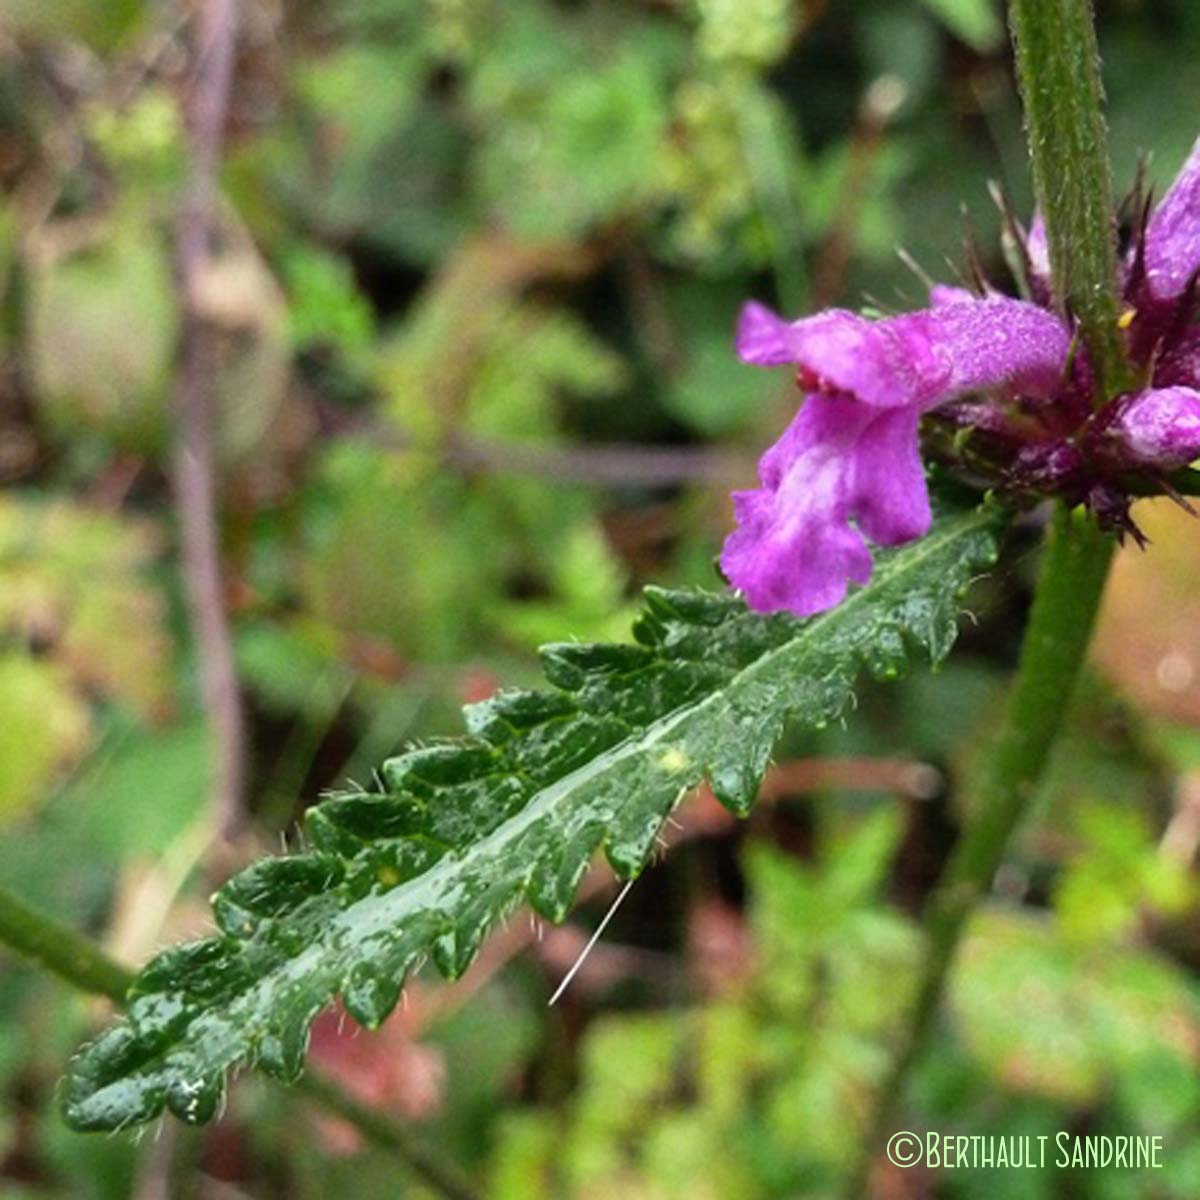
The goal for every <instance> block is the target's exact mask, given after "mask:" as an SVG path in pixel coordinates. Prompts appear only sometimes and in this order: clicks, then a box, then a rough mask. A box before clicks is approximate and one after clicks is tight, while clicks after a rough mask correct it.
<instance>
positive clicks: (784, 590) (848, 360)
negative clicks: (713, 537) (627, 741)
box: [721, 289, 1071, 616]
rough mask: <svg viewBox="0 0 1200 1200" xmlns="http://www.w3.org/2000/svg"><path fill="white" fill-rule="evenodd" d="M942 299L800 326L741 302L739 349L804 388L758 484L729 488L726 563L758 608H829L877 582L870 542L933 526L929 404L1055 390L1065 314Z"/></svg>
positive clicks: (1066, 337) (887, 542)
mask: <svg viewBox="0 0 1200 1200" xmlns="http://www.w3.org/2000/svg"><path fill="white" fill-rule="evenodd" d="M938 299H940V300H943V301H944V302H943V303H940V304H938V306H937V307H935V308H932V309H929V310H927V311H924V312H916V313H908V314H906V315H904V316H900V317H890V318H888V319H886V320H882V321H868V320H865V319H864V318H862V317H859V316H855V315H854V314H853V313H849V312H844V311H840V310H833V311H831V312H826V313H821V314H820V315H818V316H815V317H810V318H808V319H807V320H803V321H796V322H794V323H792V324H788V323H787V322H785V321H783V320H781V319H780V318H779V317H777V316H775V315H774V314H773V313H772V312H770V311H769V310H767V309H766V308H763V307H762V306H761V305H759V304H753V303H751V304H747V305H746V307H745V309H744V310H743V312H742V319H741V325H740V327H739V329H738V339H737V347H738V353H739V354H740V355H741V357H742V358H743V359H744V360H745V361H746V362H750V363H756V364H758V365H761V366H771V365H775V364H780V363H794V364H796V367H797V379H798V381H799V383H800V386H801V388H803V390H804V391H805V392H806V393H807V395H808V398H807V399H806V400H805V402H804V404H803V405H802V406H801V408H800V411H799V413H797V415H796V417H795V419H794V420H793V421H792V423H791V425H790V426H789V427H788V429H787V432H785V433H784V435H783V437H782V438H781V439H780V440H779V441H778V442H777V443H776V444H775V445H774V446H772V447H771V449H770V450H768V451H767V453H766V454H765V455H764V456H763V458H762V461H761V462H760V464H759V478H760V479H761V481H762V487H760V488H757V489H755V490H754V491H747V492H736V493H734V497H733V501H734V511H735V515H736V517H737V523H738V528H737V529H736V530H735V531H734V532H733V533H732V534H731V535H730V537H729V539H728V540H727V541H726V543H725V549H724V551H723V553H722V555H721V567H722V569H723V570H724V572H725V574H726V576H727V578H728V579H729V580H730V582H731V583H733V584H734V585H735V586H736V587H739V588H741V590H742V591H743V592H745V594H746V598H747V600H748V601H749V604H750V606H751V607H752V608H754V609H756V610H758V611H759V612H773V611H776V610H778V609H787V610H788V611H790V612H793V613H796V614H797V615H799V616H808V615H809V614H811V613H815V612H821V611H822V610H823V609H826V608H832V607H833V606H834V605H835V604H838V603H839V602H840V601H841V599H842V598H843V596H845V594H846V587H847V584H848V583H850V582H853V583H866V581H867V580H868V579H869V578H870V575H871V556H870V552H869V551H868V549H867V545H866V541H865V538H870V540H871V541H873V542H875V543H876V544H878V545H881V546H895V545H898V544H900V543H901V542H907V541H911V540H912V539H913V538H917V537H920V536H921V535H922V534H923V533H925V532H926V531H927V530H928V529H929V524H930V509H929V495H928V492H927V490H926V487H925V475H924V471H923V469H922V467H921V457H920V445H919V440H918V434H917V424H918V421H919V420H920V417H921V415H922V413H925V412H928V411H929V410H930V409H932V408H936V407H937V406H938V405H941V404H945V403H947V402H948V401H951V400H954V399H956V398H958V397H960V396H962V395H964V394H967V393H971V392H978V391H982V390H986V389H993V388H1006V389H1014V388H1015V389H1018V390H1019V391H1020V392H1021V393H1022V394H1025V395H1029V396H1032V397H1042V398H1045V399H1048V398H1049V397H1050V396H1052V395H1053V393H1054V390H1055V388H1056V387H1057V386H1058V383H1059V379H1060V376H1061V373H1062V368H1063V363H1064V362H1065V360H1066V357H1067V351H1068V348H1069V346H1070V341H1071V337H1070V332H1069V331H1068V329H1067V327H1066V326H1065V325H1064V324H1063V323H1062V322H1061V321H1060V320H1059V319H1058V318H1057V317H1055V316H1053V315H1052V314H1051V313H1049V312H1047V311H1046V310H1045V309H1041V308H1038V307H1036V306H1035V305H1032V304H1024V303H1022V302H1021V301H1019V300H1008V299H1003V298H996V299H989V300H975V299H971V298H963V297H962V296H960V295H957V294H953V293H951V292H950V291H949V290H948V289H947V290H944V291H943V292H942V294H941V295H940V296H939V297H938ZM851 522H853V524H851ZM864 535H865V537H864Z"/></svg>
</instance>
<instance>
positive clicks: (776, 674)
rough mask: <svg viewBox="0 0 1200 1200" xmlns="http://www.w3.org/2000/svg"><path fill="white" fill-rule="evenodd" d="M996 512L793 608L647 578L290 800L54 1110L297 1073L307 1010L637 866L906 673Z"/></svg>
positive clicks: (371, 986)
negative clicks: (679, 818) (283, 836)
mask: <svg viewBox="0 0 1200 1200" xmlns="http://www.w3.org/2000/svg"><path fill="white" fill-rule="evenodd" d="M1005 521H1006V517H1005V514H1004V512H1003V511H1002V510H1000V509H998V508H996V507H992V506H986V507H984V508H980V509H974V510H970V511H958V512H952V513H943V514H942V515H941V516H940V517H939V520H938V521H937V523H936V524H935V526H934V529H933V531H932V532H931V533H930V534H929V535H928V536H927V537H925V538H923V539H922V540H921V541H919V542H915V543H913V544H911V545H909V546H905V547H902V548H900V549H898V550H894V551H890V552H887V553H884V554H880V555H879V556H878V561H877V563H876V567H875V573H874V577H873V579H872V581H871V583H870V584H869V585H867V586H866V587H864V588H861V589H859V590H858V591H856V592H854V593H852V594H851V596H850V597H849V598H848V599H847V600H845V601H844V602H843V603H842V604H841V605H840V606H838V607H837V608H835V609H833V610H832V611H830V612H827V613H823V614H821V615H820V616H817V617H813V618H810V619H808V620H803V621H802V620H797V619H795V618H792V617H789V616H786V615H776V616H769V617H764V616H759V615H756V614H754V613H751V612H749V611H748V610H747V609H746V607H745V605H744V604H743V603H742V602H741V601H740V600H738V599H737V598H735V597H733V596H730V595H719V594H710V593H705V592H698V591H668V590H664V589H660V588H649V589H647V591H646V593H645V604H644V606H643V609H642V611H641V614H640V616H639V617H638V618H637V621H636V622H635V625H634V631H633V632H634V637H635V642H634V643H632V644H629V645H582V644H580V645H576V644H560V645H553V646H548V647H546V648H545V649H544V650H543V651H542V662H543V667H544V671H545V674H546V678H547V679H548V680H549V682H550V684H551V687H550V689H548V690H546V691H543V692H501V693H499V694H497V695H496V696H494V697H492V698H491V699H490V700H486V701H484V702H483V703H481V704H476V705H472V706H470V707H468V708H467V709H466V710H465V716H466V723H467V729H468V736H467V737H465V738H463V739H461V740H456V741H450V742H442V743H437V744H433V745H427V746H423V747H421V748H419V749H414V750H411V751H409V752H408V753H406V754H403V755H401V756H400V757H398V758H393V759H391V760H389V761H388V762H386V763H385V764H384V766H383V768H382V771H381V776H380V786H379V790H377V791H374V792H366V791H363V792H356V793H354V794H344V795H339V796H335V797H333V798H331V799H329V800H326V801H325V802H324V803H322V804H320V805H317V806H316V807H315V808H314V809H312V810H311V811H310V812H309V814H308V816H307V818H306V834H307V839H308V843H309V845H310V846H311V849H310V850H309V851H308V852H306V853H303V854H298V855H292V856H287V857H280V858H272V859H266V860H263V861H261V862H258V863H255V864H254V865H253V866H251V867H249V868H248V869H247V870H245V871H243V872H241V874H239V875H237V876H236V877H235V878H233V879H232V880H230V882H229V883H227V884H226V885H225V886H224V887H223V888H221V890H220V891H219V892H218V893H217V895H216V897H215V899H214V904H213V909H214V915H215V919H216V923H217V928H218V932H217V933H216V934H215V935H214V936H212V937H209V938H205V939H204V940H202V941H198V942H193V943H190V944H186V945H181V946H176V947H173V948H171V949H169V950H167V951H165V952H164V953H162V954H159V955H158V956H157V957H156V958H154V959H153V960H151V961H150V962H149V963H148V964H147V965H146V967H145V968H144V969H143V970H142V971H141V973H140V974H139V975H138V977H137V979H136V981H135V983H134V985H133V987H132V989H131V991H130V994H129V1006H128V1017H127V1019H126V1020H125V1021H123V1022H122V1023H120V1024H118V1025H116V1026H114V1027H113V1028H111V1029H109V1030H108V1031H107V1032H105V1033H104V1034H102V1035H101V1036H100V1037H99V1038H97V1039H96V1040H95V1041H93V1042H92V1043H90V1044H89V1045H87V1046H85V1047H84V1048H83V1049H82V1050H81V1051H80V1052H79V1053H78V1054H77V1055H76V1056H75V1058H74V1059H73V1060H72V1063H71V1066H70V1068H69V1073H68V1078H67V1083H66V1087H65V1089H64V1108H65V1114H66V1118H67V1120H68V1122H69V1123H70V1124H71V1125H72V1126H74V1127H75V1128H77V1129H91V1130H112V1129H119V1128H123V1127H126V1126H130V1125H135V1124H139V1123H141V1122H145V1121H149V1120H151V1119H153V1118H154V1117H156V1116H158V1115H159V1114H160V1113H161V1112H162V1111H163V1109H164V1108H166V1109H168V1110H170V1111H171V1112H172V1113H174V1114H175V1115H176V1116H177V1117H179V1118H181V1119H182V1120H184V1121H187V1122H190V1123H200V1122H204V1121H207V1120H209V1119H211V1118H212V1117H213V1116H214V1114H215V1113H216V1112H217V1111H218V1109H219V1108H220V1105H221V1101H222V1097H223V1094H224V1088H225V1082H226V1077H227V1075H228V1072H229V1071H230V1070H231V1069H232V1068H234V1067H236V1066H238V1065H241V1064H251V1065H257V1066H259V1067H261V1068H263V1069H264V1070H266V1071H267V1072H269V1073H270V1074H272V1075H274V1076H276V1077H278V1078H281V1079H284V1080H291V1079H294V1078H296V1076H297V1075H298V1074H299V1073H300V1072H301V1070H302V1069H303V1064H304V1057H305V1052H306V1049H307V1041H308V1031H309V1027H310V1025H311V1023H312V1020H313V1018H314V1017H315V1016H316V1015H317V1014H318V1013H319V1012H320V1011H321V1010H322V1009H323V1008H325V1006H326V1005H328V1004H329V1003H330V1002H331V1000H332V999H333V998H334V996H336V995H340V996H341V997H342V1001H343V1004H344V1005H345V1007H346V1009H347V1010H348V1011H349V1012H350V1014H351V1015H352V1016H353V1017H354V1018H355V1019H356V1020H357V1021H359V1022H360V1023H361V1024H363V1025H365V1026H367V1027H368V1028H374V1027H377V1026H378V1025H379V1024H380V1023H381V1022H382V1021H383V1020H385V1019H386V1017H387V1016H388V1014H389V1013H390V1012H391V1011H392V1009H393V1007H394V1006H395V1004H396V1002H397V1000H398V999H399V996H400V991H401V988H402V986H403V983H404V979H405V976H406V975H407V974H408V973H409V972H410V971H412V970H414V969H415V968H416V967H417V966H419V965H420V964H421V963H423V962H424V961H425V960H426V959H429V958H432V960H433V962H434V963H435V964H436V966H437V968H438V970H439V971H440V972H441V973H442V974H443V975H445V976H446V977H448V978H453V977H456V976H457V975H459V974H461V972H462V971H464V970H465V969H466V967H467V966H468V965H469V964H470V962H471V960H472V959H473V958H474V956H475V954H476V952H477V951H478V949H479V946H480V943H481V942H482V941H483V939H484V937H485V936H486V935H487V932H488V930H489V929H490V928H491V927H492V926H494V925H495V924H496V923H497V922H498V921H499V920H501V919H502V918H503V917H504V916H506V915H507V914H508V913H509V912H511V911H512V910H513V909H514V908H515V907H516V906H518V905H519V904H521V903H527V904H529V905H530V906H531V907H532V908H533V909H534V910H535V911H536V912H537V913H539V914H540V915H542V916H543V917H546V918H548V919H549V920H551V921H561V920H562V919H563V918H564V916H565V915H566V913H567V911H568V909H569V908H570V906H571V904H572V902H573V900H574V897H575V893H576V889H577V887H578V885H579V882H580V879H581V878H582V876H583V873H584V871H585V870H586V869H587V867H588V864H589V862H590V860H591V859H592V856H593V855H594V854H595V852H596V851H597V850H600V849H602V850H603V851H604V853H605V855H606V856H607V858H608V861H609V863H610V864H611V865H612V867H613V869H614V870H615V871H616V872H617V874H618V875H621V876H623V877H629V876H631V875H634V874H636V873H637V872H638V871H639V870H640V869H641V867H642V866H643V864H644V863H645V861H646V859H647V857H648V855H649V854H650V851H651V850H652V848H653V846H654V840H655V837H656V835H657V833H658V831H659V829H660V827H661V825H662V823H663V821H664V820H665V818H666V817H667V815H668V814H669V813H670V811H671V810H672V808H673V807H674V806H675V805H676V804H677V803H678V802H679V801H680V799H681V798H682V797H683V796H684V795H685V794H686V793H687V792H688V791H689V790H690V789H692V788H694V787H695V786H696V785H697V784H699V783H701V782H702V781H704V780H707V781H708V782H709V784H710V785H711V787H712V789H713V792H714V793H715V794H716V796H717V798H718V799H719V800H720V801H721V802H722V803H723V804H724V805H726V807H728V808H729V809H731V810H732V811H733V812H735V813H737V814H739V815H744V814H745V813H746V812H748V811H749V809H750V807H751V805H752V803H753V801H754V797H755V794H756V792H757V789H758V785H759V781H760V780H761V778H762V774H763V771H764V770H765V769H766V766H767V763H768V759H769V757H770V754H771V751H772V748H773V746H774V745H775V743H776V741H777V739H778V737H779V735H780V732H781V731H782V728H783V725H784V722H785V720H792V721H795V722H798V723H800V724H802V725H805V726H809V727H815V726H820V725H823V724H825V723H827V722H829V721H831V720H833V719H835V718H837V717H838V716H839V715H840V714H841V713H842V711H843V710H844V709H845V708H846V706H847V705H848V704H849V703H850V702H851V699H852V688H853V685H854V681H855V678H856V676H857V674H858V672H859V671H860V670H861V669H864V668H865V669H866V670H868V671H870V672H871V673H872V674H874V675H876V676H880V677H889V676H892V675H896V674H898V673H899V672H900V671H901V670H902V669H903V668H904V666H905V665H906V663H907V659H908V654H909V651H910V650H911V649H914V648H915V649H919V650H920V651H921V652H922V653H923V654H924V655H926V656H927V657H928V658H929V659H931V660H932V661H933V662H935V663H936V662H937V661H939V660H940V659H942V658H943V657H944V656H945V655H946V654H947V652H948V651H949V649H950V647H951V645H952V643H953V641H954V638H955V634H956V632H957V625H958V618H959V615H960V602H961V599H962V596H963V594H964V592H965V590H966V588H967V586H968V585H969V584H970V582H971V580H972V578H973V577H974V576H975V575H976V574H977V573H978V572H979V571H980V570H981V569H982V568H984V567H986V566H988V565H990V564H991V563H992V562H994V561H995V557H996V544H997V538H998V536H999V533H1000V531H1001V529H1002V527H1003V525H1004V524H1005Z"/></svg>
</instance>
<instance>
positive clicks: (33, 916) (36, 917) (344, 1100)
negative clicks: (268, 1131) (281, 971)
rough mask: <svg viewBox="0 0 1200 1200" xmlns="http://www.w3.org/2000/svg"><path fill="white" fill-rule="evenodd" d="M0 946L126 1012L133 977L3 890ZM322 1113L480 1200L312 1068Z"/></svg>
mask: <svg viewBox="0 0 1200 1200" xmlns="http://www.w3.org/2000/svg"><path fill="white" fill-rule="evenodd" d="M0 944H3V945H5V946H8V947H9V948H10V949H12V950H14V951H16V953H18V954H19V955H21V956H22V957H23V958H26V959H28V960H29V961H30V962H32V963H34V965H36V966H39V967H42V968H44V969H45V970H47V971H49V972H50V973H51V974H53V975H57V976H58V977H59V979H61V980H63V981H64V982H65V983H68V984H70V985H71V986H72V987H73V988H75V989H76V990H77V991H80V992H84V993H85V994H87V995H90V996H107V997H108V998H109V999H110V1000H111V1001H113V1003H114V1004H116V1005H118V1006H119V1007H124V1005H125V1003H126V999H127V996H128V992H129V987H130V984H132V983H133V979H134V975H133V972H132V971H130V970H128V969H127V968H125V967H123V966H121V964H120V963H118V962H116V961H115V960H114V959H112V958H110V957H109V956H108V955H107V954H106V953H105V952H104V950H103V949H102V948H101V947H100V946H98V945H97V944H96V943H95V942H93V941H92V940H91V939H90V938H87V937H85V936H84V935H83V934H81V933H79V932H78V931H76V930H74V929H72V928H71V927H70V926H69V925H65V924H63V922H62V921H59V920H58V919H57V918H56V917H52V916H50V915H49V914H48V913H44V912H41V911H40V910H38V909H36V908H33V907H32V906H31V905H29V904H26V903H25V901H24V900H22V899H20V897H18V896H15V895H13V893H12V892H10V891H9V890H8V889H7V888H5V887H3V886H0ZM297 1088H298V1090H299V1091H301V1092H302V1093H304V1095H306V1096H308V1097H309V1098H310V1099H312V1100H315V1101H316V1102H317V1103H318V1104H319V1105H321V1107H322V1108H325V1109H327V1110H328V1111H329V1112H331V1113H334V1114H335V1115H336V1116H339V1117H341V1118H342V1119H343V1120H345V1121H348V1122H349V1123H350V1124H351V1125H353V1126H354V1127H355V1128H356V1129H357V1130H358V1131H359V1133H361V1134H362V1136H363V1138H364V1139H365V1140H366V1141H368V1142H369V1143H371V1145H373V1146H377V1147H378V1148H379V1149H381V1150H390V1151H391V1152H392V1153H394V1154H395V1155H396V1156H397V1157H398V1158H401V1159H402V1160H403V1161H404V1162H405V1163H406V1164H407V1166H408V1167H409V1168H410V1169H411V1170H412V1171H413V1173H414V1174H416V1175H418V1176H419V1177H420V1178H421V1179H423V1180H424V1181H425V1183H426V1184H428V1185H429V1186H430V1187H431V1188H432V1189H433V1190H434V1191H435V1192H437V1193H439V1194H440V1195H442V1196H445V1197H446V1200H476V1196H477V1193H476V1191H475V1189H474V1187H473V1186H472V1184H471V1182H470V1180H469V1179H467V1177H466V1176H465V1175H464V1174H463V1173H462V1172H461V1171H460V1170H459V1169H458V1168H457V1166H455V1165H454V1164H453V1163H449V1162H443V1161H442V1160H441V1159H440V1158H439V1157H438V1156H437V1155H435V1154H434V1153H433V1152H432V1151H431V1150H430V1149H429V1148H428V1147H427V1146H425V1145H424V1144H423V1143H422V1141H421V1139H420V1138H417V1137H415V1136H414V1135H413V1134H412V1133H411V1132H410V1131H409V1130H408V1129H407V1128H406V1127H405V1126H403V1125H401V1124H400V1123H399V1122H397V1121H393V1120H392V1119H391V1118H390V1117H386V1116H384V1115H383V1114H382V1113H379V1112H376V1111H374V1110H373V1109H370V1108H368V1107H367V1106H366V1105H364V1104H360V1103H359V1102H358V1101H357V1100H355V1099H354V1098H353V1097H352V1096H350V1095H348V1094H347V1093H346V1092H344V1091H343V1090H342V1089H341V1088H340V1087H338V1085H337V1084H335V1083H334V1082H333V1081H332V1080H330V1079H326V1078H324V1077H323V1076H322V1075H320V1074H319V1073H317V1072H314V1071H312V1070H311V1069H310V1070H309V1071H308V1072H307V1073H306V1074H305V1076H304V1077H303V1078H302V1079H301V1080H300V1082H299V1083H298V1084H297Z"/></svg>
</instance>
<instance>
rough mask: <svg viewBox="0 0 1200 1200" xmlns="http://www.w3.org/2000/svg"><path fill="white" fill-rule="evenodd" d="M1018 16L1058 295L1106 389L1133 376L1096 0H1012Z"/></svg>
mask: <svg viewBox="0 0 1200 1200" xmlns="http://www.w3.org/2000/svg"><path fill="white" fill-rule="evenodd" d="M1009 23H1010V25H1011V28H1012V37H1013V47H1014V49H1015V51H1016V62H1017V78H1018V81H1019V83H1020V85H1021V100H1022V103H1023V105H1024V109H1025V127H1026V133H1027V135H1028V139H1029V153H1030V159H1031V162H1032V166H1033V186H1034V192H1035V193H1036V195H1037V198H1038V204H1039V206H1040V207H1041V210H1042V215H1043V216H1044V218H1045V220H1046V235H1047V241H1048V243H1049V248H1050V268H1051V272H1052V275H1053V278H1054V286H1055V299H1056V300H1057V301H1058V303H1059V304H1060V305H1061V306H1062V307H1064V308H1065V309H1066V310H1067V311H1069V312H1070V313H1071V314H1072V315H1073V316H1074V317H1075V318H1076V319H1077V320H1078V322H1079V328H1080V333H1081V334H1082V336H1083V342H1084V345H1085V346H1086V347H1087V350H1088V357H1089V360H1090V361H1091V363H1092V366H1093V369H1094V370H1095V372H1096V375H1097V381H1098V386H1097V395H1098V397H1102V398H1107V397H1108V396H1111V395H1114V394H1116V393H1117V392H1120V391H1123V390H1125V388H1127V387H1128V386H1129V384H1130V372H1129V365H1128V363H1127V362H1126V359H1125V348H1124V344H1123V341H1122V337H1121V331H1120V329H1119V328H1118V326H1117V318H1118V316H1119V315H1120V306H1119V303H1118V300H1117V294H1116V274H1117V257H1116V237H1115V231H1116V226H1115V216H1114V211H1113V198H1112V172H1111V169H1110V167H1109V160H1108V148H1107V129H1106V126H1105V122H1104V114H1103V111H1102V108H1101V105H1102V101H1103V94H1104V90H1103V85H1102V84H1101V81H1100V69H1099V55H1098V53H1097V49H1096V32H1095V28H1094V26H1093V23H1092V11H1091V3H1090V0H1010V3H1009Z"/></svg>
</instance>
